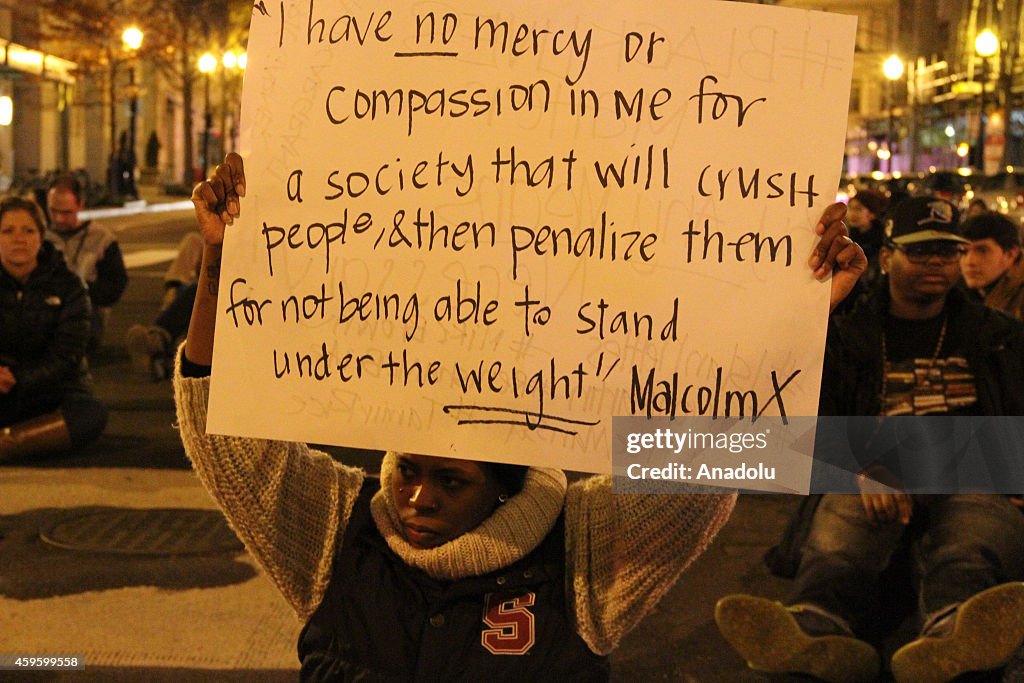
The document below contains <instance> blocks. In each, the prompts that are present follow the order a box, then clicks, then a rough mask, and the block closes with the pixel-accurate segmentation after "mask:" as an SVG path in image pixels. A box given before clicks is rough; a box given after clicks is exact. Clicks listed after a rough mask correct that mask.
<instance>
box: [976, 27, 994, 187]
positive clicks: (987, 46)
mask: <svg viewBox="0 0 1024 683" xmlns="http://www.w3.org/2000/svg"><path fill="white" fill-rule="evenodd" d="M998 50H999V39H998V38H997V37H996V34H995V33H993V32H992V30H991V29H985V30H984V31H982V32H981V33H979V34H978V36H977V38H975V39H974V51H975V52H976V53H977V54H978V56H979V57H981V103H980V111H978V144H977V145H976V152H975V162H976V163H975V167H976V168H977V169H978V170H979V171H981V172H982V173H984V172H985V85H986V84H987V83H988V58H989V57H991V56H992V55H994V54H995V53H996V52H997V51H998Z"/></svg>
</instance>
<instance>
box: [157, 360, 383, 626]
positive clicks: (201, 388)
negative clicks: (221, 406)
mask: <svg viewBox="0 0 1024 683" xmlns="http://www.w3.org/2000/svg"><path fill="white" fill-rule="evenodd" d="M174 392H175V400H176V402H177V407H178V424H179V426H180V429H181V440H182V443H183V444H184V445H185V452H186V453H187V454H188V457H189V459H190V460H191V461H192V465H193V467H194V468H195V471H196V474H198V475H199V479H200V480H201V481H202V483H203V486H205V487H206V489H207V491H209V492H210V494H211V495H212V496H213V498H214V499H215V500H216V501H217V503H218V505H220V507H221V509H222V510H223V511H224V515H225V517H227V519H228V522H229V523H230V524H231V526H232V528H233V529H234V530H235V532H236V533H237V534H238V536H239V538H241V540H242V542H243V543H245V547H246V548H247V549H248V551H249V552H250V553H251V554H252V555H253V557H255V558H256V560H257V562H259V564H260V565H261V566H262V567H263V568H264V570H266V572H267V574H268V575H269V576H270V578H271V580H272V581H273V582H274V584H275V585H276V586H277V588H278V590H280V591H281V594H282V595H283V596H284V598H285V600H287V601H288V603H289V604H290V605H291V606H292V608H293V609H294V610H295V612H296V613H297V614H298V616H299V618H301V619H302V620H306V619H308V618H309V617H310V615H312V613H313V612H314V611H315V610H316V608H317V606H318V605H319V604H320V601H321V600H322V599H323V596H324V592H325V591H326V589H327V583H328V580H329V579H330V576H331V561H332V559H333V557H334V549H335V540H336V539H337V538H338V537H339V536H340V532H341V531H343V530H344V528H345V526H346V525H347V523H348V520H349V517H350V516H351V513H352V506H353V504H354V503H355V500H356V498H357V496H358V495H359V490H360V488H361V486H362V483H363V479H364V477H365V473H364V472H363V470H361V469H358V468H353V467H346V466H344V465H341V464H339V463H336V462H335V461H334V460H333V459H332V458H331V457H330V456H328V455H327V454H326V453H323V452H320V451H316V450H311V449H309V448H308V447H307V446H306V445H305V444H301V443H288V442H283V441H267V440H262V439H248V438H239V437H228V436H217V435H212V434H207V433H206V410H207V401H208V395H209V379H208V378H201V379H193V378H186V377H182V376H181V375H180V373H179V374H176V376H175V380H174Z"/></svg>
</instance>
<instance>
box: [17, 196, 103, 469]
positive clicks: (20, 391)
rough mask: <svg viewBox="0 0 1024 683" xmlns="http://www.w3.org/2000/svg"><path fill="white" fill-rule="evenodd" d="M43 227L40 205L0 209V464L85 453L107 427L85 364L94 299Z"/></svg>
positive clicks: (23, 203)
mask: <svg viewBox="0 0 1024 683" xmlns="http://www.w3.org/2000/svg"><path fill="white" fill-rule="evenodd" d="M44 226H45V219H44V218H43V212H42V210H41V209H40V208H39V206H38V205H36V204H35V203H34V202H32V201H30V200H27V199H21V198H19V197H8V198H6V199H3V200H2V201H0V462H4V461H8V460H12V459H15V458H23V457H27V456H31V455H43V454H51V453H59V452H61V451H67V450H70V449H76V448H80V447H82V446H84V445H85V444H87V443H89V442H90V441H92V440H94V439H95V438H96V437H97V436H99V435H100V433H102V431H103V428H104V427H105V426H106V424H107V411H106V409H105V408H104V407H103V405H102V404H101V403H100V402H99V401H97V400H96V399H95V398H94V397H93V395H92V393H91V391H90V389H89V385H90V378H89V373H88V369H87V366H86V364H85V360H84V359H85V348H86V345H87V344H88V341H89V333H90V330H91V325H92V318H91V309H90V305H89V295H88V294H87V293H86V289H85V284H83V282H82V280H81V278H79V277H78V276H77V275H75V274H74V273H72V272H71V271H70V270H68V268H67V266H66V265H65V264H64V257H63V256H61V254H60V252H58V251H57V250H56V249H54V247H53V245H52V244H50V243H49V242H45V241H44V240H43V229H44Z"/></svg>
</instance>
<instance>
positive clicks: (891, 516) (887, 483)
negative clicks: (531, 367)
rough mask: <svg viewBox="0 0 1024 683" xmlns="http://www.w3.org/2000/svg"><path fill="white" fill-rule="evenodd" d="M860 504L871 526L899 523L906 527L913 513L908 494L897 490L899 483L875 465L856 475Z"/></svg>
mask: <svg viewBox="0 0 1024 683" xmlns="http://www.w3.org/2000/svg"><path fill="white" fill-rule="evenodd" d="M857 487H858V488H859V489H860V502H861V503H862V504H863V505H864V512H865V514H866V515H867V517H868V520H869V521H870V522H871V523H872V524H889V523H891V522H899V523H900V524H902V525H904V526H906V525H907V524H910V517H911V515H912V514H913V512H914V501H913V499H911V497H910V494H908V493H904V492H903V491H900V490H899V489H900V488H901V487H902V484H901V483H900V481H899V480H898V479H897V478H896V477H895V476H894V475H893V474H892V473H891V472H889V470H888V469H887V468H885V467H883V466H880V465H875V466H872V467H869V468H868V469H866V470H864V471H863V472H861V473H860V474H859V475H857Z"/></svg>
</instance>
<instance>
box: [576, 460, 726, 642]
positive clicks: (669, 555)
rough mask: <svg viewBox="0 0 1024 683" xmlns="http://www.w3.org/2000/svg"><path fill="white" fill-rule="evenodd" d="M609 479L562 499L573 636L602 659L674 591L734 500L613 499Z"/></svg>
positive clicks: (581, 484) (589, 482) (703, 496)
mask: <svg viewBox="0 0 1024 683" xmlns="http://www.w3.org/2000/svg"><path fill="white" fill-rule="evenodd" d="M611 484H612V480H611V477H608V476H597V477H590V478H588V479H584V480H582V481H578V482H575V483H574V484H572V485H571V486H570V487H569V490H568V491H567V494H566V505H565V515H566V517H565V520H566V527H565V533H566V577H567V578H566V581H567V582H570V584H571V585H570V586H569V592H570V596H571V603H570V604H571V607H570V609H572V610H574V616H575V619H576V630H577V632H578V633H579V634H580V636H581V637H582V638H583V640H584V641H585V642H586V643H587V645H588V646H589V647H590V649H591V650H592V651H593V652H595V653H597V654H599V655H606V654H608V653H609V652H611V651H612V650H614V649H615V648H616V647H617V646H618V644H619V642H620V641H621V640H622V638H623V637H625V635H626V634H627V633H629V632H630V631H631V630H632V629H633V628H634V627H635V626H636V625H637V624H638V623H639V622H640V621H641V619H643V618H644V617H645V616H646V615H647V614H648V613H649V612H650V611H651V610H652V609H653V608H654V607H655V605H657V603H658V602H659V601H660V600H661V599H662V597H664V596H665V594H666V593H667V592H668V591H669V589H671V588H672V586H673V585H674V584H675V582H676V580H677V579H678V578H679V575H680V574H681V573H682V572H683V570H684V569H686V567H687V566H689V564H690V563H691V562H693V560H695V559H696V558H697V557H698V556H699V555H700V554H701V553H702V552H703V551H704V549H705V548H707V546H708V545H709V544H710V543H711V540H712V539H713V538H714V537H715V534H717V533H718V531H719V529H721V528H722V526H723V525H724V524H725V522H726V520H728V519H729V515H730V514H731V513H732V509H733V506H734V505H735V502H736V496H735V495H734V494H723V493H692V494H630V493H614V494H613V493H612V485H611Z"/></svg>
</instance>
